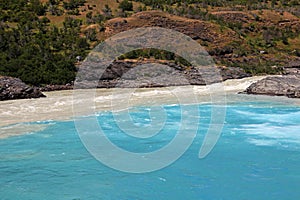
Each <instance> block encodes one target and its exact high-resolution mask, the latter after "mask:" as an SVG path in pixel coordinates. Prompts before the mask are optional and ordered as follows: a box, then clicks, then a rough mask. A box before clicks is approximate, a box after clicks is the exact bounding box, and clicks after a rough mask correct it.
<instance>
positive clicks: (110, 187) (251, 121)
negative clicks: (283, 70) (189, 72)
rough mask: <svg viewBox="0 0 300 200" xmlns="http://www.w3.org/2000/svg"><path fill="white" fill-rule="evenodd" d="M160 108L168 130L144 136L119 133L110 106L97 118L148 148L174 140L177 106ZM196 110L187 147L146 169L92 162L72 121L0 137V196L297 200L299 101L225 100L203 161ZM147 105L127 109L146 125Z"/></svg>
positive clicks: (204, 121) (131, 146)
mask: <svg viewBox="0 0 300 200" xmlns="http://www.w3.org/2000/svg"><path fill="white" fill-rule="evenodd" d="M193 106H196V105H193ZM191 107H192V106H191ZM165 109H166V111H167V113H168V119H167V122H166V126H165V128H164V129H163V130H162V131H161V133H160V134H158V135H157V136H155V137H152V138H149V139H143V140H138V139H133V138H132V137H128V136H126V135H125V134H123V133H122V131H121V130H119V128H118V126H117V125H116V124H115V123H114V120H113V116H112V113H110V112H103V113H99V115H98V119H99V122H100V124H101V126H102V127H103V130H104V131H105V133H106V134H107V136H108V137H109V138H110V140H111V141H112V142H114V143H115V144H117V145H118V146H120V147H122V148H124V149H127V150H129V151H133V152H151V151H154V150H157V149H159V148H161V147H163V146H164V145H166V144H167V143H168V142H169V141H170V140H172V138H173V137H174V132H175V131H176V130H177V129H178V126H179V124H180V123H178V120H179V118H180V107H179V106H176V105H173V106H165ZM199 109H200V112H201V115H200V116H201V117H200V119H199V120H200V128H199V131H198V133H197V137H196V138H195V140H194V142H193V144H192V145H191V147H190V148H189V149H188V150H187V151H186V152H185V153H184V154H183V156H182V157H181V158H180V159H178V160H177V161H176V162H175V163H173V164H172V165H170V166H168V167H166V168H164V169H161V170H159V171H155V172H151V173H146V174H129V173H124V172H120V171H116V170H113V169H110V168H108V167H106V166H105V165H103V164H102V163H100V162H99V161H97V160H95V159H94V158H93V157H92V156H91V155H90V154H89V153H88V151H87V150H86V149H85V147H84V146H83V144H82V143H81V141H80V139H79V136H78V134H77V133H76V129H75V126H74V122H73V121H64V122H62V121H50V122H49V121H48V122H35V123H32V124H41V123H44V124H48V125H49V126H48V128H47V129H45V130H43V131H40V132H36V133H32V134H26V135H22V136H16V137H10V138H7V139H2V140H0V199H1V200H7V199H9V200H14V199H20V200H27V199H28V200H29V199H34V200H35V199H45V200H53V199H62V200H75V199H76V200H79V199H81V200H94V199H147V200H148V199H149V200H150V199H197V200H199V199H209V200H210V199H299V198H300V190H299V185H300V129H299V128H300V107H293V106H288V105H280V104H278V103H270V102H259V103H258V102H245V103H235V104H230V105H228V107H227V116H226V121H225V124H224V129H223V132H222V136H221V138H220V140H219V141H218V143H217V145H216V146H215V148H214V149H213V151H212V152H211V153H210V154H209V155H208V156H207V157H206V158H204V159H199V158H198V152H199V148H200V146H201V144H202V141H203V138H204V134H205V133H206V130H207V128H208V124H209V121H210V112H211V106H210V105H199ZM148 110H149V109H148V108H147V107H139V108H135V109H132V110H131V114H132V115H131V116H132V119H133V120H134V121H135V122H136V123H141V124H145V125H147V123H149V114H148Z"/></svg>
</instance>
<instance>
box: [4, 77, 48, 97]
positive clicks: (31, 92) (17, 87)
mask: <svg viewBox="0 0 300 200" xmlns="http://www.w3.org/2000/svg"><path fill="white" fill-rule="evenodd" d="M40 97H45V95H44V94H43V93H42V92H41V91H40V90H39V89H38V88H36V87H30V86H28V85H26V84H25V83H24V82H22V81H21V80H20V79H18V78H13V77H8V76H0V101H3V100H10V99H28V98H40Z"/></svg>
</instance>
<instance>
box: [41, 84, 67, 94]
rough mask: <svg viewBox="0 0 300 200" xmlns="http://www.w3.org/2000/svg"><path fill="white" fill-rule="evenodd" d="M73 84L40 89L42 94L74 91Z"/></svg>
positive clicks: (47, 86) (48, 86)
mask: <svg viewBox="0 0 300 200" xmlns="http://www.w3.org/2000/svg"><path fill="white" fill-rule="evenodd" d="M72 89H73V84H70V83H68V84H66V85H46V86H44V87H40V91H42V92H50V91H57V90H72Z"/></svg>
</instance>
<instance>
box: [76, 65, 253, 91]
mask: <svg viewBox="0 0 300 200" xmlns="http://www.w3.org/2000/svg"><path fill="white" fill-rule="evenodd" d="M94 66H96V64H94V63H88V62H86V63H84V65H83V66H82V68H81V69H80V75H79V76H81V77H79V78H78V79H77V83H78V85H77V86H79V87H82V88H93V87H96V84H97V82H98V80H99V78H100V77H98V76H99V74H101V75H102V76H101V78H100V81H99V82H98V84H97V87H98V88H113V87H128V88H132V87H140V88H141V87H166V86H179V85H206V84H212V83H216V82H221V81H224V80H227V79H239V78H245V77H248V76H250V75H249V74H247V73H245V71H244V70H243V69H241V68H231V67H199V68H196V67H192V66H189V67H184V66H181V65H179V64H176V63H174V62H170V61H157V60H156V61H155V62H153V61H151V60H148V61H140V60H126V61H123V60H121V61H115V62H114V63H112V64H111V65H109V66H108V67H107V68H106V69H105V70H104V71H103V70H102V71H101V69H96V68H95V67H94ZM97 70H99V71H98V73H97Z"/></svg>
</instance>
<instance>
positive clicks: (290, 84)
mask: <svg viewBox="0 0 300 200" xmlns="http://www.w3.org/2000/svg"><path fill="white" fill-rule="evenodd" d="M245 92H246V93H247V94H260V95H272V96H287V97H290V98H300V75H296V74H294V75H284V76H275V77H267V78H264V79H262V80H260V81H258V82H256V83H253V84H252V85H250V86H249V87H248V88H247V89H246V91H245Z"/></svg>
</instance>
